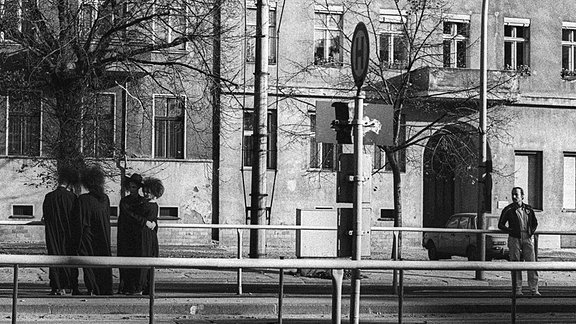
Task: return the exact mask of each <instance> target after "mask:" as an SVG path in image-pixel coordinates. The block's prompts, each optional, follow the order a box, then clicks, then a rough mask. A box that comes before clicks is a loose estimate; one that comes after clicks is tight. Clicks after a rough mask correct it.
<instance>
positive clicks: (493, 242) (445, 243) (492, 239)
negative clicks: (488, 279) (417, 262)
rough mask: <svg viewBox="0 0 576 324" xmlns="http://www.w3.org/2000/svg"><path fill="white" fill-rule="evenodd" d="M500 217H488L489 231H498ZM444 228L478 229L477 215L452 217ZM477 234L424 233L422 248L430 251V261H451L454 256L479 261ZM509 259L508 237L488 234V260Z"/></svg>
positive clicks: (465, 214)
mask: <svg viewBox="0 0 576 324" xmlns="http://www.w3.org/2000/svg"><path fill="white" fill-rule="evenodd" d="M498 218H499V217H498V216H494V215H488V216H487V217H486V223H487V225H488V226H487V228H488V229H498ZM444 228H454V229H456V228H459V229H477V223H476V214H475V213H459V214H454V215H452V216H450V218H449V219H448V221H447V222H446V225H445V226H444ZM476 241H477V234H476V233H438V232H436V233H435V232H424V233H423V240H422V246H424V247H425V248H426V249H428V258H429V259H430V260H439V259H450V258H451V257H452V256H454V255H456V256H464V257H468V260H470V261H473V260H476V259H477V256H476V251H477V248H478V244H477V242H476ZM492 259H508V235H507V234H504V233H502V234H492V233H490V234H486V260H492Z"/></svg>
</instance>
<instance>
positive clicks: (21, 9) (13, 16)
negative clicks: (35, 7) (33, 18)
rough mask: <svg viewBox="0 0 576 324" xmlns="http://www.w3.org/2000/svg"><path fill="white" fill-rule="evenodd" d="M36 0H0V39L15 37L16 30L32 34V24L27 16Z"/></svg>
mask: <svg viewBox="0 0 576 324" xmlns="http://www.w3.org/2000/svg"><path fill="white" fill-rule="evenodd" d="M34 1H35V0H0V20H2V31H0V41H4V40H10V39H13V37H14V35H15V34H16V32H22V33H23V34H24V35H31V34H32V32H33V29H32V24H31V22H30V19H29V18H28V17H26V12H27V9H28V7H29V6H31V5H32V4H33V2H34Z"/></svg>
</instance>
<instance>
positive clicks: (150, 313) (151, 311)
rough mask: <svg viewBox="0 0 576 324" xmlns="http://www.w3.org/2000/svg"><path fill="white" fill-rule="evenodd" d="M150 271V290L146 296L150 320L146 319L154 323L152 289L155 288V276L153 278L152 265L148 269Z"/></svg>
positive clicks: (151, 323)
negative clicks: (148, 301) (148, 302)
mask: <svg viewBox="0 0 576 324" xmlns="http://www.w3.org/2000/svg"><path fill="white" fill-rule="evenodd" d="M149 273H150V278H148V286H149V288H150V291H149V292H148V294H149V295H148V296H149V297H150V309H149V312H148V314H149V316H150V320H149V321H148V323H150V324H154V293H155V291H154V289H155V282H156V281H155V278H154V267H152V268H150V270H149Z"/></svg>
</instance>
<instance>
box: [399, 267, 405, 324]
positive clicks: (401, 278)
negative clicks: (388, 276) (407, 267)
mask: <svg viewBox="0 0 576 324" xmlns="http://www.w3.org/2000/svg"><path fill="white" fill-rule="evenodd" d="M398 277H399V280H398V282H399V286H398V324H402V317H403V312H404V270H403V269H400V270H399V271H398Z"/></svg>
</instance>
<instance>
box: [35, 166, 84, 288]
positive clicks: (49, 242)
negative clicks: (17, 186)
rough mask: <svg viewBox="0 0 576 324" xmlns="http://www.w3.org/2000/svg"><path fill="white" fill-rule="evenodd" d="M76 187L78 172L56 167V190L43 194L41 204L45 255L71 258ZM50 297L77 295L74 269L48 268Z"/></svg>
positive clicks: (76, 275) (65, 167)
mask: <svg viewBox="0 0 576 324" xmlns="http://www.w3.org/2000/svg"><path fill="white" fill-rule="evenodd" d="M77 184H78V172H77V171H76V170H75V169H73V168H72V167H67V166H64V167H60V168H59V170H58V186H57V187H56V189H54V190H53V191H51V192H49V193H48V194H46V196H45V197H44V202H43V204H42V213H43V215H42V221H43V222H44V230H45V235H46V249H47V250H48V254H49V255H72V253H73V251H72V246H71V237H72V228H71V226H70V222H71V217H72V209H73V208H74V202H75V201H76V194H74V192H73V188H74V186H76V185H77ZM49 278H50V287H51V288H52V291H51V292H50V294H51V295H65V294H66V289H70V290H71V291H72V294H78V293H79V292H78V269H77V268H68V267H50V270H49Z"/></svg>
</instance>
